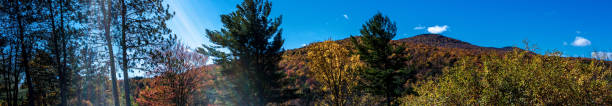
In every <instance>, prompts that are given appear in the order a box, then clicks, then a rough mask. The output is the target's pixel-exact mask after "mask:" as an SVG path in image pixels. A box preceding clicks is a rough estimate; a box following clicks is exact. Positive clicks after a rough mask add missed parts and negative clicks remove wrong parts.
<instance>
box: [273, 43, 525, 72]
mask: <svg viewBox="0 0 612 106" xmlns="http://www.w3.org/2000/svg"><path fill="white" fill-rule="evenodd" d="M336 42H338V43H339V44H342V45H346V46H347V47H348V48H349V49H352V48H351V47H350V45H352V44H351V42H350V38H346V39H341V40H336ZM392 44H393V45H395V46H403V47H405V50H404V53H405V54H402V56H405V57H406V58H409V61H408V62H406V67H408V68H412V69H414V70H416V71H417V73H418V74H417V76H416V77H417V78H425V77H427V76H431V75H436V74H439V73H441V72H442V69H444V68H445V67H450V66H452V65H453V64H454V63H455V62H456V61H458V60H460V59H461V58H463V57H466V56H478V55H482V54H497V55H502V54H504V53H507V52H512V51H513V50H515V49H516V50H519V51H523V50H522V49H520V48H517V47H504V48H494V47H481V46H477V45H472V44H470V43H467V42H464V41H461V40H457V39H454V38H449V37H446V36H443V35H439V34H421V35H417V36H414V37H409V38H404V39H399V40H393V41H392ZM308 46H309V45H307V46H304V47H302V48H296V49H292V50H287V51H285V52H284V54H283V60H281V62H280V63H279V65H280V67H281V68H283V69H285V70H287V71H288V73H307V67H306V66H305V65H306V62H307V60H306V58H305V56H306V53H307V52H308V51H307V50H306V48H307V47H308Z"/></svg>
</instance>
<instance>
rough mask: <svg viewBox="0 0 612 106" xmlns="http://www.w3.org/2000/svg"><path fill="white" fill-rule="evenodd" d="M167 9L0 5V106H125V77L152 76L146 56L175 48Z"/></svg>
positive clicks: (158, 4)
mask: <svg viewBox="0 0 612 106" xmlns="http://www.w3.org/2000/svg"><path fill="white" fill-rule="evenodd" d="M168 8H169V7H168V6H167V5H165V4H164V2H163V1H162V0H146V1H144V0H142V1H141V0H5V1H0V21H1V22H0V24H1V27H2V28H1V29H2V30H1V32H0V34H1V40H2V41H1V45H0V47H1V48H2V49H1V54H0V55H1V59H2V60H1V62H2V68H1V70H2V71H1V74H2V76H1V78H0V80H1V82H2V85H1V86H0V88H1V89H2V90H1V91H2V92H0V93H1V96H0V97H1V99H2V100H0V105H9V106H16V105H29V106H34V105H61V106H66V105H87V104H89V105H111V104H114V105H116V106H119V105H120V104H126V105H131V103H133V102H131V101H133V99H134V97H131V95H128V94H130V85H129V83H130V82H129V77H128V76H130V75H129V73H130V72H133V71H147V70H151V69H153V68H155V67H153V63H151V62H150V59H151V56H154V55H159V54H160V53H159V52H156V51H161V50H163V49H164V48H169V47H170V46H171V45H174V43H175V42H176V40H175V37H174V35H171V34H170V32H171V31H170V29H169V28H168V27H167V26H166V21H167V20H169V19H170V18H171V17H172V16H173V13H172V12H170V11H169V10H168ZM117 65H118V66H117ZM117 70H120V71H121V73H122V75H121V76H122V77H123V80H122V82H123V83H122V84H123V88H124V89H123V90H120V89H119V88H120V86H119V85H118V84H119V83H118V81H117V75H116V74H117ZM109 79H110V82H109ZM111 92H112V93H111ZM119 92H122V93H121V94H122V95H120V93H119ZM120 96H122V97H120ZM110 98H112V99H110ZM119 98H121V99H122V100H121V101H120V100H119Z"/></svg>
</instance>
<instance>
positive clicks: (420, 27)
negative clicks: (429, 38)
mask: <svg viewBox="0 0 612 106" xmlns="http://www.w3.org/2000/svg"><path fill="white" fill-rule="evenodd" d="M421 29H425V27H424V26H417V27H414V30H421Z"/></svg>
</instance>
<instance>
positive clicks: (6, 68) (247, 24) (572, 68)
mask: <svg viewBox="0 0 612 106" xmlns="http://www.w3.org/2000/svg"><path fill="white" fill-rule="evenodd" d="M165 3H166V2H165V1H163V0H79V1H71V0H46V1H45V0H42V1H26V0H23V1H22V0H15V1H10V0H9V1H0V21H1V22H0V27H1V30H0V35H1V36H0V59H1V60H0V62H1V63H2V64H1V68H0V105H2V106H21V105H28V106H45V105H60V106H110V105H115V106H131V105H135V106H138V105H142V106H205V105H221V106H225V105H230V106H232V105H239V106H243V105H245V106H264V105H298V106H313V105H316V106H318V105H326V106H327V105H332V106H362V105H363V106H371V105H387V106H398V105H402V106H404V105H407V106H412V105H612V62H611V61H607V60H600V59H594V58H577V57H566V56H564V55H563V54H562V53H561V52H558V51H550V52H547V53H536V52H535V51H536V50H538V49H536V48H533V45H529V44H528V42H525V47H503V48H495V47H482V46H478V45H473V44H470V43H468V42H464V41H461V40H458V39H455V38H450V37H446V36H444V35H442V34H434V33H431V34H420V35H415V36H411V37H407V38H397V35H398V33H397V32H398V27H397V25H398V24H401V23H396V22H395V21H394V20H392V19H391V18H389V17H388V16H387V15H386V14H383V13H381V12H378V13H376V14H374V15H373V16H372V17H368V20H367V21H365V22H364V23H363V24H362V26H361V28H359V30H358V32H359V34H358V35H352V36H350V37H347V38H343V39H339V40H331V39H328V40H325V39H321V40H320V42H312V43H310V44H306V45H304V46H302V47H299V48H295V49H285V48H283V47H284V46H283V45H285V43H286V42H291V41H286V40H285V38H283V37H286V36H292V35H284V34H283V27H282V21H283V17H282V16H271V15H270V14H271V11H272V6H271V5H272V3H271V2H270V1H267V0H244V1H242V2H241V3H240V4H237V5H236V9H235V10H233V11H232V12H230V13H223V14H221V15H220V17H221V23H222V24H223V27H222V28H219V29H202V30H204V31H205V34H204V35H203V36H204V37H205V38H207V39H208V40H210V43H203V42H202V46H201V47H195V49H192V48H191V47H189V46H186V44H185V43H184V42H182V41H181V40H179V39H178V38H177V36H183V35H176V34H175V32H173V30H172V29H171V28H169V27H168V23H167V22H168V21H169V20H170V19H172V18H173V17H174V15H175V14H176V13H174V12H173V11H172V10H170V9H169V8H170V7H169V5H167V4H165ZM345 17H346V18H347V19H348V17H347V16H346V15H345ZM355 32H357V31H355ZM393 39H397V40H393ZM210 63H212V64H210ZM137 72H140V73H145V75H144V76H135V75H134V74H135V73H137ZM130 76H131V77H130Z"/></svg>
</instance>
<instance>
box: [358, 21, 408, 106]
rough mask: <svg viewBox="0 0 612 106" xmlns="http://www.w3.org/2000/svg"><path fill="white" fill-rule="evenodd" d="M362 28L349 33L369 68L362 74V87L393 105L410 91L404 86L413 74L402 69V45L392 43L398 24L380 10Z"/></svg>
mask: <svg viewBox="0 0 612 106" xmlns="http://www.w3.org/2000/svg"><path fill="white" fill-rule="evenodd" d="M362 27H363V28H362V29H361V31H360V32H361V36H360V37H359V38H357V37H353V36H351V42H352V43H353V44H354V45H355V48H356V49H357V54H359V55H360V59H361V60H362V61H364V62H366V63H367V64H368V66H369V67H370V68H369V69H365V72H364V73H363V74H362V75H363V78H364V79H365V82H366V83H367V84H364V88H365V90H366V91H367V92H371V93H373V94H376V95H382V96H384V97H385V98H386V104H387V105H393V103H392V102H393V101H395V99H396V98H397V97H399V96H401V95H402V94H404V93H406V92H407V91H410V90H409V89H406V88H404V87H403V85H404V83H405V82H406V81H407V80H408V79H409V78H411V77H412V75H410V73H411V72H410V70H408V69H405V68H402V67H404V65H405V63H404V62H405V61H406V60H407V59H406V58H404V57H401V56H400V55H402V51H403V50H404V48H403V47H401V46H393V45H392V44H391V40H392V39H393V37H395V35H396V32H397V27H396V25H395V22H392V21H391V20H390V19H389V17H387V16H383V15H382V13H377V14H376V15H374V17H372V18H371V19H370V20H368V21H367V22H366V23H365V24H364V25H363V26H362ZM358 39H359V40H358Z"/></svg>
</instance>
